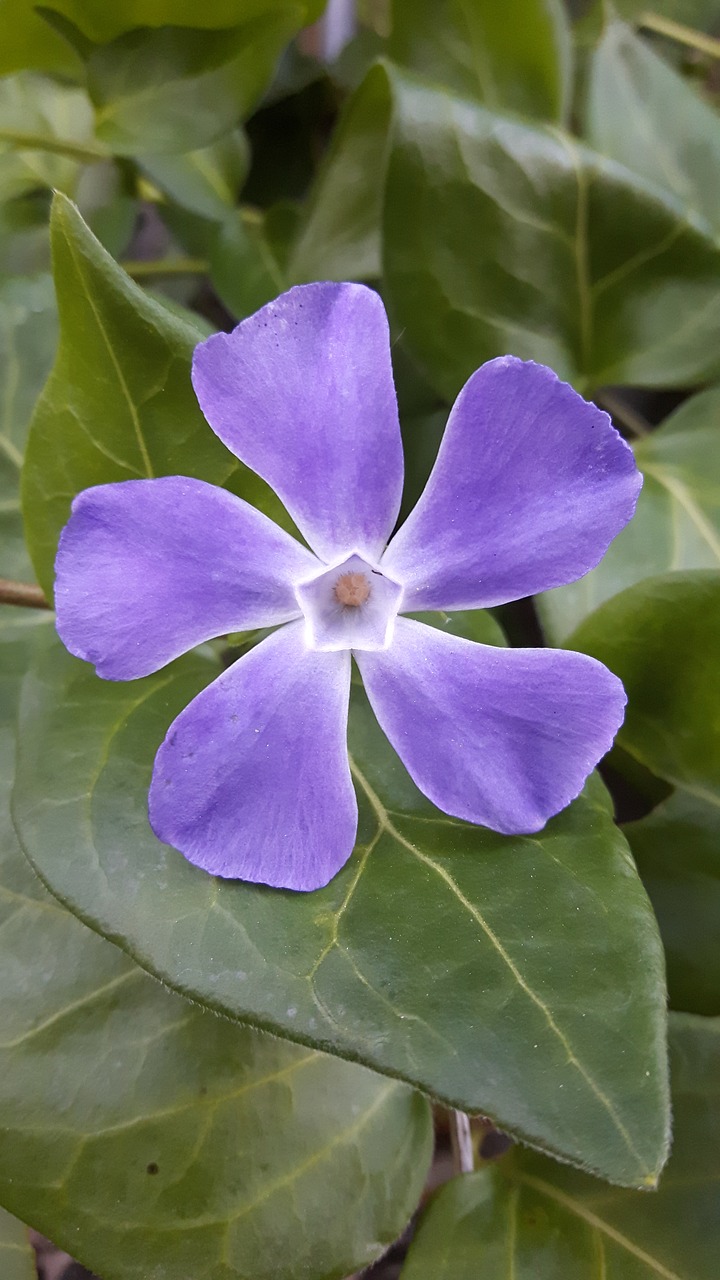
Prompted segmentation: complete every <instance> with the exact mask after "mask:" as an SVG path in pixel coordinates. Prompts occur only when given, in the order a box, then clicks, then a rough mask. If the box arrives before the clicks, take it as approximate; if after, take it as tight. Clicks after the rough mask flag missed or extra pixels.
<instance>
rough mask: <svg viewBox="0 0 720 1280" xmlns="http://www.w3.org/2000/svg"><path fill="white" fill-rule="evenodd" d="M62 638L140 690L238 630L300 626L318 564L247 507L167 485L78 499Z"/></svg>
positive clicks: (133, 484) (61, 586)
mask: <svg viewBox="0 0 720 1280" xmlns="http://www.w3.org/2000/svg"><path fill="white" fill-rule="evenodd" d="M55 568H56V573H57V580H56V587H55V602H56V608H57V629H58V632H59V634H60V638H61V640H62V641H63V643H64V644H65V646H66V647H67V648H68V649H69V650H70V652H71V653H74V654H75V655H76V656H77V657H78V658H85V659H86V661H88V662H93V663H94V664H95V667H96V669H97V673H98V675H99V676H103V677H104V678H105V679H106V680H135V679H137V678H138V677H139V676H146V675H149V674H150V672H152V671H157V670H158V669H159V668H160V667H163V666H164V665H165V663H166V662H170V661H171V659H173V658H177V657H178V655H179V654H181V653H185V652H186V651H187V650H188V649H192V648H193V646H194V645H196V644H201V643H202V642H203V641H204V640H209V639H210V638H211V637H212V636H218V635H222V634H223V633H224V632H227V631H242V630H247V629H249V628H252V627H266V626H272V625H274V624H275V623H278V622H286V621H287V620H288V619H289V618H295V617H298V615H299V613H300V610H299V608H298V604H297V600H296V597H295V593H294V591H293V585H292V584H293V579H295V580H297V579H298V578H302V577H307V576H308V573H313V572H317V570H318V568H319V565H318V562H317V560H316V559H315V557H314V556H313V555H312V554H311V553H310V552H309V551H307V550H306V548H305V547H302V546H301V545H300V543H299V542H296V541H295V539H294V538H291V537H290V536H289V534H287V533H285V532H284V530H282V529H279V528H278V527H277V525H275V524H273V522H272V520H268V519H267V517H266V516H264V515H262V514H261V512H259V511H256V510H255V508H254V507H251V506H249V505H248V504H247V503H246V502H243V501H242V500H241V499H240V498H236V497H234V496H233V495H232V494H230V493H226V492H225V490H224V489H216V488H215V487H214V485H211V484H205V483H204V482H203V481H201V480H190V479H188V478H187V477H185V476H163V477H161V478H159V479H157V480H124V481H121V482H119V483H118V484H104V485H98V486H97V488H94V489H86V490H85V491H84V492H83V493H80V494H78V496H77V498H76V499H75V501H74V502H73V506H72V515H71V517H70V521H69V523H68V524H67V525H66V526H65V529H64V530H63V533H62V537H61V539H60V547H59V550H58V555H57V560H56V562H55Z"/></svg>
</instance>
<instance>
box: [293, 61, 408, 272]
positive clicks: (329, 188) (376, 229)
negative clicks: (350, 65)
mask: <svg viewBox="0 0 720 1280" xmlns="http://www.w3.org/2000/svg"><path fill="white" fill-rule="evenodd" d="M390 111H391V99H390V92H389V88H388V80H387V75H386V73H385V71H384V70H383V69H382V67H373V68H372V70H371V71H369V72H368V74H367V76H366V77H365V79H364V80H363V82H362V84H361V85H360V86H359V88H358V89H356V90H355V93H354V94H353V95H352V97H351V98H350V99H349V100H348V102H347V104H346V106H345V110H344V112H343V114H342V116H341V117H340V120H339V123H338V125H337V128H336V130H335V134H334V136H333V140H332V144H331V146H330V149H329V151H328V153H327V156H326V157H325V161H324V164H323V166H322V168H321V170H320V172H319V174H318V177H317V180H316V182H315V185H314V187H313V190H312V192H311V195H310V199H309V203H308V206H307V209H306V211H305V214H304V217H303V222H302V226H301V228H300V232H299V234H298V237H297V240H296V242H295V245H294V248H293V251H292V254H291V257H290V263H289V269H288V274H289V276H290V278H291V279H292V280H293V281H294V282H296V283H302V282H304V281H308V280H348V279H357V280H372V279H373V278H375V277H377V276H379V275H380V270H381V263H380V256H381V244H380V227H381V221H382V206H383V196H384V189H385V177H386V171H387V161H388V154H389V146H390V132H389V130H390Z"/></svg>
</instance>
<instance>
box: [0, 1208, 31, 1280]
mask: <svg viewBox="0 0 720 1280" xmlns="http://www.w3.org/2000/svg"><path fill="white" fill-rule="evenodd" d="M0 1273H1V1274H2V1277H3V1280H37V1269H36V1267H35V1254H34V1252H33V1249H32V1247H31V1245H30V1240H29V1238H28V1231H27V1227H25V1226H23V1224H22V1222H18V1220H17V1218H13V1217H12V1216H11V1215H10V1214H9V1213H6V1212H5V1210H4V1209H0Z"/></svg>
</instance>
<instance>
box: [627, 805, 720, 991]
mask: <svg viewBox="0 0 720 1280" xmlns="http://www.w3.org/2000/svg"><path fill="white" fill-rule="evenodd" d="M624 831H625V835H626V836H627V838H628V841H629V842H630V847H631V849H632V851H633V856H634V858H635V861H636V863H637V867H638V870H639V872H640V874H641V876H642V878H643V883H644V885H645V888H646V889H647V891H648V893H649V895H650V900H651V902H652V904H653V908H654V910H655V914H656V916H657V918H658V923H659V925H660V932H661V934H662V939H663V945H664V947H665V956H666V960H667V970H668V989H669V995H670V1003H671V1006H672V1007H673V1008H674V1009H684V1010H687V1011H689V1012H690V1013H703V1014H720V950H719V948H718V937H720V803H718V802H717V801H713V800H711V799H710V797H709V796H708V797H699V796H694V795H691V794H690V793H689V792H687V791H683V790H681V789H678V790H677V791H676V792H675V793H674V794H673V795H672V796H670V797H669V798H668V799H667V800H665V801H663V803H662V804H660V805H658V806H657V808H656V809H653V811H652V813H650V814H648V816H647V817H646V818H642V819H641V820H640V821H638V822H631V823H629V824H628V825H627V826H626V827H625V828H624Z"/></svg>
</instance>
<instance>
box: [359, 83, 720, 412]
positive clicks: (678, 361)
mask: <svg viewBox="0 0 720 1280" xmlns="http://www.w3.org/2000/svg"><path fill="white" fill-rule="evenodd" d="M391 83H392V86H393V94H394V99H395V107H396V116H395V129H394V138H393V147H392V152H391V158H390V166H389V174H388V183H387V191H386V200H385V233H384V234H385V241H384V257H385V282H386V288H387V293H388V297H389V302H390V304H391V307H392V310H393V313H394V318H395V321H396V326H397V328H398V329H403V330H404V332H405V341H406V342H407V344H408V346H409V348H410V349H411V351H412V352H413V354H414V355H415V357H416V358H417V359H418V360H419V361H420V363H421V365H422V366H423V368H424V369H425V370H426V372H427V373H428V375H429V376H430V377H431V379H432V380H433V382H434V384H435V385H436V387H437V388H438V390H439V391H440V393H441V394H442V395H444V396H446V397H447V398H452V397H453V396H454V395H456V394H457V392H458V391H459V389H460V387H461V386H462V384H463V383H464V382H465V381H466V379H467V378H468V377H469V376H470V374H471V373H472V372H473V371H474V370H475V369H476V368H477V367H478V365H479V364H481V363H482V362H483V361H484V360H486V359H489V358H491V357H493V356H497V355H501V354H505V353H506V352H508V351H511V352H513V353H514V354H515V355H518V356H521V357H523V358H525V359H533V360H537V361H540V362H541V363H544V364H548V365H550V366H551V367H552V368H554V369H555V370H556V371H557V373H558V374H559V375H560V376H561V377H562V378H565V379H566V380H568V381H570V382H572V383H574V384H575V386H576V387H577V388H578V390H580V391H584V392H588V391H589V390H592V388H593V387H597V386H599V385H603V384H611V383H615V384H621V383H637V384H640V385H645V386H673V387H678V386H687V385H693V384H695V383H697V382H698V381H699V380H701V379H706V378H710V377H712V376H713V375H714V374H717V373H718V371H719V370H720V290H719V289H718V282H719V281H720V248H718V246H717V245H716V244H715V242H714V241H713V239H712V238H711V236H710V234H709V232H708V233H703V231H701V230H699V229H697V228H695V227H693V226H690V225H689V224H688V222H687V221H686V219H685V216H684V212H683V210H682V209H681V208H680V206H679V205H678V204H677V203H676V202H675V201H674V200H673V199H672V197H670V196H669V195H668V196H667V197H663V196H662V193H659V192H658V191H657V189H656V188H653V187H651V186H649V185H648V184H646V183H644V182H643V180H642V179H641V178H639V177H637V176H636V175H634V174H632V173H631V172H630V171H629V170H627V169H624V168H622V167H621V166H620V165H616V164H614V163H612V162H611V161H609V160H607V159H605V158H604V157H602V156H600V155H598V154H597V153H596V152H593V151H590V150H588V149H587V148H585V147H584V146H582V145H581V144H579V143H577V142H576V140H575V139H573V138H572V137H571V136H570V135H566V134H563V133H561V132H559V131H558V130H557V129H554V128H547V129H542V128H538V127H535V126H532V125H530V124H524V123H522V122H519V121H517V120H513V119H510V118H505V117H503V116H500V115H497V114H494V113H492V112H490V111H488V110H486V108H484V107H482V106H481V105H479V104H478V103H476V102H471V101H469V100H464V99H461V98H454V97H452V96H451V95H450V94H447V93H443V92H441V91H439V90H437V89H431V88H428V87H426V86H425V85H423V84H421V83H420V82H416V81H413V80H411V79H410V78H409V77H405V76H401V75H400V74H399V73H395V72H393V73H392V76H391Z"/></svg>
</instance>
